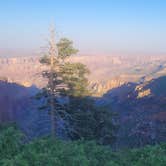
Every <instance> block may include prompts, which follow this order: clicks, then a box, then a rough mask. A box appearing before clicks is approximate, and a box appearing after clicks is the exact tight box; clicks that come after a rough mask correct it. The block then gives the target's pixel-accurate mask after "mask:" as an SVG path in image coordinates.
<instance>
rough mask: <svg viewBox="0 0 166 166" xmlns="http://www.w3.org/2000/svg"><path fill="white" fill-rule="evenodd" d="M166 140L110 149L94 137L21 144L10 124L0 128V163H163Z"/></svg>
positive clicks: (15, 165)
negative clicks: (164, 141)
mask: <svg viewBox="0 0 166 166" xmlns="http://www.w3.org/2000/svg"><path fill="white" fill-rule="evenodd" d="M165 163H166V144H162V145H156V146H146V147H144V148H140V149H132V150H125V151H119V152H112V151H111V149H110V148H109V147H105V146H101V145H97V144H96V143H95V142H93V141H90V142H89V141H83V140H80V141H68V142H66V141H61V140H57V139H51V138H43V139H36V140H34V141H31V142H30V143H26V144H23V142H22V134H20V132H19V131H18V130H17V129H16V128H15V127H12V126H8V127H5V128H0V166H164V165H165Z"/></svg>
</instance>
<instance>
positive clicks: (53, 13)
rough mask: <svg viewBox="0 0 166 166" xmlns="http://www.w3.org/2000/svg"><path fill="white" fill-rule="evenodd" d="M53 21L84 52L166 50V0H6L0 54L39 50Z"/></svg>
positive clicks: (1, 6)
mask: <svg viewBox="0 0 166 166" xmlns="http://www.w3.org/2000/svg"><path fill="white" fill-rule="evenodd" d="M51 22H54V23H55V25H56V31H57V34H58V38H60V37H64V36H65V37H68V38H70V39H72V40H73V41H74V43H75V45H76V46H77V47H78V48H79V50H80V52H81V53H82V54H83V53H89V54H113V53H116V52H117V53H143V54H146V53H147V54H149V53H154V54H160V53H166V1H165V0H2V1H0V55H2V54H3V55H8V54H13V55H14V54H17V53H21V52H24V53H25V52H26V53H33V52H36V51H39V50H40V46H42V45H43V44H44V42H45V38H46V37H47V36H48V28H49V25H50V23H51Z"/></svg>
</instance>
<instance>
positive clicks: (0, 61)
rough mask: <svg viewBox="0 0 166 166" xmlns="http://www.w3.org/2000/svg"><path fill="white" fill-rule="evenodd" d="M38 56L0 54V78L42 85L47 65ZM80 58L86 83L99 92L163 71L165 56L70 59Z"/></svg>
mask: <svg viewBox="0 0 166 166" xmlns="http://www.w3.org/2000/svg"><path fill="white" fill-rule="evenodd" d="M39 59H40V58H39V57H37V56H36V57H35V56H34V57H13V58H0V78H1V79H6V80H8V81H9V82H16V83H18V84H21V85H23V86H25V87H30V86H31V85H36V86H37V87H39V88H42V87H43V86H45V85H46V83H47V80H44V79H43V78H42V76H41V73H42V71H43V70H45V69H47V66H44V65H42V64H40V62H39ZM70 60H71V61H73V62H81V63H84V64H85V65H87V67H88V68H89V69H90V72H91V73H90V75H89V76H88V78H89V83H90V88H91V89H92V91H93V93H94V95H97V96H98V95H99V96H100V95H102V94H104V93H105V92H107V91H108V90H110V89H113V88H116V87H119V86H121V85H123V84H126V83H128V82H142V81H143V82H144V81H149V80H151V79H153V78H157V77H159V76H162V75H165V73H166V63H165V62H166V56H151V57H147V56H145V57H142V56H138V57H134V56H133V57H132V56H130V57H127V56H104V55H102V56H96V55H95V56H73V57H72V58H71V59H69V61H70Z"/></svg>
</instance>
